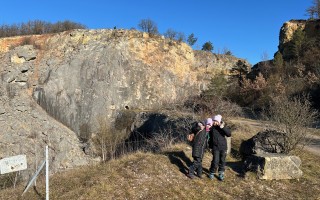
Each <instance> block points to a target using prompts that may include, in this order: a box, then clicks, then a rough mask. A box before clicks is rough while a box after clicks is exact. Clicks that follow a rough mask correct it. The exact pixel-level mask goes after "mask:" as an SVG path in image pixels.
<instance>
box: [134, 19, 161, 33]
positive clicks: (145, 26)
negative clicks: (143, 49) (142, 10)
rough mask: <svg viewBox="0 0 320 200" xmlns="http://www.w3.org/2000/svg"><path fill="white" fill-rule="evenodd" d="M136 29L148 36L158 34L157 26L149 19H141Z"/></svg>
mask: <svg viewBox="0 0 320 200" xmlns="http://www.w3.org/2000/svg"><path fill="white" fill-rule="evenodd" d="M138 27H139V28H140V29H141V30H142V31H144V32H147V33H148V34H149V35H150V36H151V35H155V34H158V33H159V32H158V26H157V24H156V23H155V22H154V21H152V20H151V19H142V20H141V21H140V22H139V24H138Z"/></svg>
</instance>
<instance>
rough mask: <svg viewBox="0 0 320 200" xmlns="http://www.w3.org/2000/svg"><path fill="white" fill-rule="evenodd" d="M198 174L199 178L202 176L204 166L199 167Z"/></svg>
mask: <svg viewBox="0 0 320 200" xmlns="http://www.w3.org/2000/svg"><path fill="white" fill-rule="evenodd" d="M197 176H198V177H199V178H202V168H199V169H198V170H197Z"/></svg>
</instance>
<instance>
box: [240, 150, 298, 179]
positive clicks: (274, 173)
mask: <svg viewBox="0 0 320 200" xmlns="http://www.w3.org/2000/svg"><path fill="white" fill-rule="evenodd" d="M300 165H301V160H300V158H299V157H297V156H289V155H283V154H276V153H267V154H256V155H251V156H249V157H248V158H247V159H246V160H245V162H244V167H245V170H246V171H248V170H250V171H255V172H257V174H258V178H259V179H266V180H273V179H276V180H278V179H297V178H300V177H301V176H302V171H301V170H300V169H299V167H300Z"/></svg>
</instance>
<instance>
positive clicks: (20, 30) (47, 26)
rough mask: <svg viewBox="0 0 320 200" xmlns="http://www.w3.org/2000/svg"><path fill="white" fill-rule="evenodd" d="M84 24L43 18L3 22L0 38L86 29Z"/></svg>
mask: <svg viewBox="0 0 320 200" xmlns="http://www.w3.org/2000/svg"><path fill="white" fill-rule="evenodd" d="M86 28H87V27H86V26H85V25H83V24H80V23H77V22H72V21H69V20H65V21H58V22H56V23H50V22H46V21H42V20H30V21H28V22H26V23H19V24H11V25H7V24H3V25H1V26H0V38H3V37H12V36H21V35H35V34H36V35H40V34H47V33H59V32H63V31H68V30H72V29H86Z"/></svg>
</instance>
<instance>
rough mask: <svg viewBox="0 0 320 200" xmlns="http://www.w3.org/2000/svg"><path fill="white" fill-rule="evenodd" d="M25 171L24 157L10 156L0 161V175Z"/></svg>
mask: <svg viewBox="0 0 320 200" xmlns="http://www.w3.org/2000/svg"><path fill="white" fill-rule="evenodd" d="M24 169H27V157H26V155H18V156H12V157H8V158H3V159H1V160H0V174H6V173H10V172H15V171H20V170H24Z"/></svg>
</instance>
